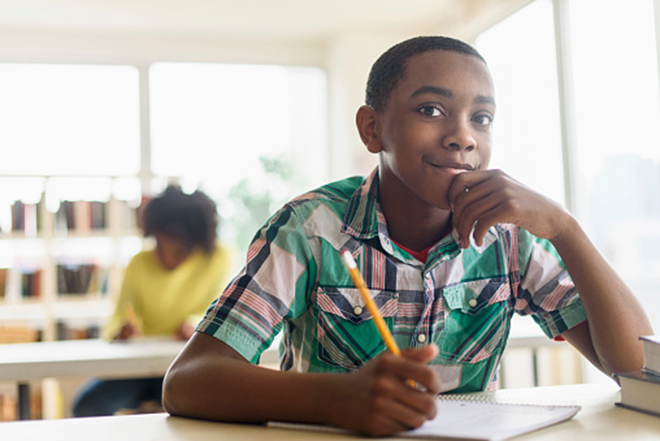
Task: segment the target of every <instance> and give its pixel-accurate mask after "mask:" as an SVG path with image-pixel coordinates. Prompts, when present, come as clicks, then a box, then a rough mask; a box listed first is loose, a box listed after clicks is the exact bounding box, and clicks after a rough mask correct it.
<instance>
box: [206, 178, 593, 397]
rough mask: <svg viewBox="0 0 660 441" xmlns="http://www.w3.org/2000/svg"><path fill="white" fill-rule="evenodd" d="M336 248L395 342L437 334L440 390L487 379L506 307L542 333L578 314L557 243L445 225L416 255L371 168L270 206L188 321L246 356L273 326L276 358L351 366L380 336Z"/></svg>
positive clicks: (263, 344) (559, 328) (561, 327)
mask: <svg viewBox="0 0 660 441" xmlns="http://www.w3.org/2000/svg"><path fill="white" fill-rule="evenodd" d="M344 248H346V249H349V250H350V251H351V252H352V254H353V256H354V257H355V259H356V261H357V263H358V268H359V269H360V271H361V273H362V275H363V277H364V279H365V282H366V284H367V286H368V287H369V289H370V290H371V294H372V295H373V297H374V301H375V303H376V305H377V306H378V308H379V310H380V313H381V315H382V316H383V318H384V319H385V322H386V323H387V325H388V326H389V328H390V330H391V331H392V334H393V336H394V339H395V340H396V342H397V344H398V345H399V347H401V348H408V347H418V346H423V345H427V344H429V343H430V342H434V343H436V344H437V345H438V347H439V348H440V353H439V355H438V357H437V359H435V360H434V361H433V362H432V363H431V366H432V367H433V368H434V369H435V371H436V372H437V373H438V375H439V377H440V380H441V382H442V389H443V392H446V391H452V392H468V391H480V390H488V389H493V388H494V387H496V383H497V372H498V366H499V362H500V359H501V357H502V352H503V351H504V348H505V346H506V341H507V338H508V334H509V329H510V324H511V318H512V315H513V313H519V314H523V315H531V316H532V317H533V318H534V320H535V321H536V322H537V323H538V324H539V325H540V326H541V328H542V329H543V331H544V332H545V334H547V335H548V337H550V338H553V337H556V336H558V335H559V334H561V333H563V332H564V331H566V330H567V329H570V328H571V327H573V326H575V325H577V324H578V323H580V322H582V321H583V320H585V319H586V315H585V312H584V308H583V306H582V303H581V301H580V298H579V296H578V294H577V292H576V290H575V287H574V285H573V282H572V281H571V279H570V277H569V275H568V273H567V271H566V269H565V268H564V265H563V263H562V261H561V259H560V258H559V256H558V254H557V251H556V250H555V249H554V248H553V246H552V245H551V244H550V243H549V242H548V241H546V240H541V239H538V238H536V237H534V236H532V235H531V234H530V233H529V232H527V231H525V230H523V229H521V228H519V227H517V226H515V225H510V224H501V225H496V226H495V227H493V228H491V229H490V230H489V231H488V233H487V235H486V237H485V240H484V244H483V245H482V246H481V247H477V246H476V245H475V244H472V246H470V247H469V248H468V249H466V250H462V249H461V248H460V247H459V245H458V242H457V236H456V232H455V231H454V232H452V234H450V235H448V236H446V237H445V238H444V239H442V240H441V241H440V242H438V243H437V244H436V245H435V246H434V247H433V248H431V250H430V251H429V255H428V258H427V261H426V262H425V263H422V262H419V261H418V260H416V259H415V258H413V257H412V256H411V255H410V254H408V253H407V252H406V251H404V250H402V249H401V248H399V247H398V246H397V245H396V244H394V243H393V242H392V241H391V240H390V238H389V235H388V232H387V225H386V222H385V218H384V216H383V213H382V211H381V210H380V207H379V204H378V175H377V173H376V172H375V171H374V173H372V174H371V175H370V176H369V177H367V178H363V177H352V178H348V179H345V180H342V181H338V182H335V183H332V184H328V185H326V186H324V187H321V188H319V189H317V190H314V191H312V192H310V193H307V194H305V195H302V196H300V197H298V198H296V199H294V200H292V201H291V202H289V203H288V204H286V205H285V206H284V207H283V208H282V209H281V210H280V211H278V212H277V213H276V214H275V215H274V216H273V217H272V218H271V219H270V220H269V221H268V222H267V223H266V225H265V226H264V227H263V228H262V229H261V230H260V231H259V232H258V234H257V235H256V236H255V239H254V240H253V242H252V244H251V245H250V247H249V250H248V255H247V264H246V266H245V268H244V269H243V271H242V272H241V273H240V274H239V275H238V276H237V277H236V278H235V279H234V280H233V281H232V283H231V284H230V285H229V286H228V287H227V289H226V290H225V291H224V292H223V293H222V295H221V296H220V298H219V299H217V300H216V301H214V302H213V303H212V304H211V306H210V307H209V309H208V311H207V313H206V316H205V318H204V319H203V321H202V322H201V323H200V324H199V326H198V330H199V331H202V332H205V333H207V334H209V335H212V336H214V337H216V338H218V339H221V340H222V341H224V342H225V343H227V344H228V345H230V346H231V347H232V348H234V349H235V350H236V351H238V352H239V353H240V354H241V355H242V356H243V357H245V358H246V359H247V360H250V361H251V362H253V363H256V362H258V360H259V357H260V355H261V353H262V352H263V351H264V350H265V349H266V348H268V347H269V346H270V344H271V343H272V341H273V339H274V338H275V336H276V335H277V334H278V333H279V332H281V331H282V332H283V333H284V334H283V338H282V343H281V346H280V362H281V368H282V369H284V370H295V371H299V372H350V371H353V370H355V369H358V368H360V366H362V365H364V364H365V363H366V362H367V361H369V360H370V359H371V358H373V357H375V356H376V355H377V354H379V353H380V352H382V351H384V350H386V347H385V344H384V343H383V341H382V339H381V338H380V336H379V334H378V331H377V329H376V327H375V325H374V324H373V323H372V320H371V314H370V313H369V311H368V310H367V308H366V307H365V305H364V302H363V300H362V297H361V296H360V293H359V292H358V290H357V289H355V288H354V286H353V284H352V282H351V279H350V276H349V274H348V272H347V271H346V270H345V268H344V266H343V264H342V262H341V260H340V253H339V251H340V250H341V249H344Z"/></svg>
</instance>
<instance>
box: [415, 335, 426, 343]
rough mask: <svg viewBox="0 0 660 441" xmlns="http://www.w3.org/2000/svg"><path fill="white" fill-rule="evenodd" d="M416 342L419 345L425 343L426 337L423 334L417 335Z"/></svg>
mask: <svg viewBox="0 0 660 441" xmlns="http://www.w3.org/2000/svg"><path fill="white" fill-rule="evenodd" d="M417 341H418V342H420V343H424V342H425V341H426V335H425V334H419V335H418V336H417Z"/></svg>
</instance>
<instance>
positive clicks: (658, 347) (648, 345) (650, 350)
mask: <svg viewBox="0 0 660 441" xmlns="http://www.w3.org/2000/svg"><path fill="white" fill-rule="evenodd" d="M639 339H640V340H641V341H642V350H643V354H644V367H643V368H642V370H643V371H645V372H646V373H649V374H652V375H656V376H658V377H660V336H659V335H646V336H643V337H640V338H639Z"/></svg>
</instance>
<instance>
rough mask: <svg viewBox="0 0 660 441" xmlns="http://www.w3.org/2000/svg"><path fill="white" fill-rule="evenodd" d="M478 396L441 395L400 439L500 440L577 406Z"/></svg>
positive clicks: (565, 417)
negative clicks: (431, 411)
mask: <svg viewBox="0 0 660 441" xmlns="http://www.w3.org/2000/svg"><path fill="white" fill-rule="evenodd" d="M481 398H482V397H479V396H478V395H475V396H471V395H441V396H440V398H439V399H438V400H437V406H438V413H437V416H436V417H435V418H434V419H433V420H429V421H427V422H426V423H424V424H423V425H422V426H420V427H418V428H417V429H414V430H410V431H405V432H400V433H397V434H396V436H397V437H401V438H426V439H434V438H452V439H457V440H475V441H501V440H506V439H509V438H512V437H514V436H518V435H522V434H524V433H528V432H533V431H535V430H538V429H542V428H544V427H548V426H551V425H553V424H556V423H559V422H562V421H566V420H569V419H571V418H572V417H573V416H575V414H577V413H578V411H579V410H580V406H577V405H539V404H514V403H504V402H497V401H493V400H492V399H491V398H490V397H485V398H484V399H481ZM268 425H269V426H271V427H281V428H287V429H302V430H314V431H333V432H343V433H350V432H349V431H347V430H343V429H338V428H336V427H332V426H320V425H314V424H294V423H281V422H271V423H269V424H268Z"/></svg>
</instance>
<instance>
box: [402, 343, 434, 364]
mask: <svg viewBox="0 0 660 441" xmlns="http://www.w3.org/2000/svg"><path fill="white" fill-rule="evenodd" d="M401 355H402V356H404V357H405V358H407V359H409V360H413V361H417V362H419V363H428V362H429V361H431V360H433V359H434V358H435V357H437V356H438V345H436V344H435V343H431V344H430V345H428V346H424V347H421V348H413V349H404V350H403V351H401Z"/></svg>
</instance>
